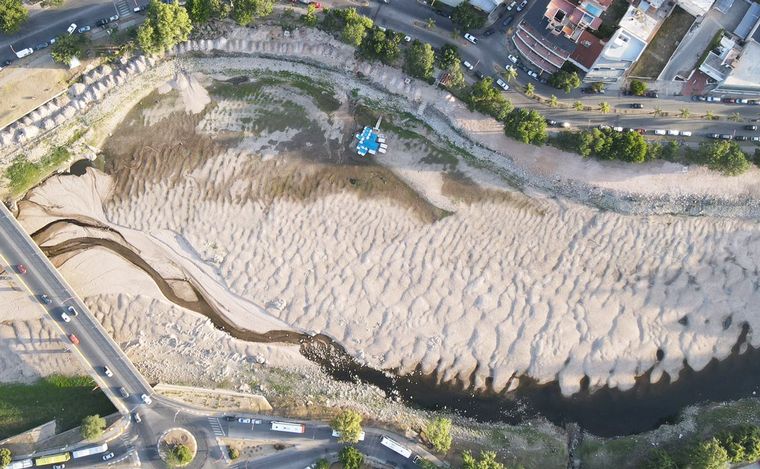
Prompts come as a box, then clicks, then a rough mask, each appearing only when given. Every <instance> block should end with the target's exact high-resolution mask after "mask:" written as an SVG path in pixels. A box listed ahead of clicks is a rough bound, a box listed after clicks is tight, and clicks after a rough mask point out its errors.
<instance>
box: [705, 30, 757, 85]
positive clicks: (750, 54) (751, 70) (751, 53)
mask: <svg viewBox="0 0 760 469" xmlns="http://www.w3.org/2000/svg"><path fill="white" fill-rule="evenodd" d="M758 77H760V43H758V42H757V41H756V40H755V39H754V38H753V39H750V41H749V42H747V44H746V45H745V46H744V49H743V50H742V51H741V55H740V56H739V57H738V59H736V60H735V61H734V62H733V70H732V71H731V73H730V74H728V76H726V78H725V79H724V80H722V81H721V82H720V83H719V84H718V86H717V87H716V88H715V89H714V90H713V92H714V93H730V94H740V95H760V79H758Z"/></svg>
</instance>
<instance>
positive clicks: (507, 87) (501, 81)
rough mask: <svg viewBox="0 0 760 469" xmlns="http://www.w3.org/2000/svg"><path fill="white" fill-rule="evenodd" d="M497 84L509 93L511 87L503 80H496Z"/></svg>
mask: <svg viewBox="0 0 760 469" xmlns="http://www.w3.org/2000/svg"><path fill="white" fill-rule="evenodd" d="M496 84H497V85H499V88H501V89H503V90H504V91H509V85H508V84H507V83H506V82H505V81H504V80H502V79H501V78H498V79H496Z"/></svg>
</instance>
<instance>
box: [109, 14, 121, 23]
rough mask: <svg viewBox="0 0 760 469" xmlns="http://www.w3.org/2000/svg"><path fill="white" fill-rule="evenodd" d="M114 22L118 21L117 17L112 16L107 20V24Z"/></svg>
mask: <svg viewBox="0 0 760 469" xmlns="http://www.w3.org/2000/svg"><path fill="white" fill-rule="evenodd" d="M114 21H119V15H113V16H111V17H110V18H108V22H109V23H112V22H114Z"/></svg>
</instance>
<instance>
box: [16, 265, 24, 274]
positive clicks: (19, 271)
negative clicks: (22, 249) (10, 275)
mask: <svg viewBox="0 0 760 469" xmlns="http://www.w3.org/2000/svg"><path fill="white" fill-rule="evenodd" d="M16 272H18V273H20V274H22V275H23V274H25V273H26V266H25V265H24V264H18V265H16Z"/></svg>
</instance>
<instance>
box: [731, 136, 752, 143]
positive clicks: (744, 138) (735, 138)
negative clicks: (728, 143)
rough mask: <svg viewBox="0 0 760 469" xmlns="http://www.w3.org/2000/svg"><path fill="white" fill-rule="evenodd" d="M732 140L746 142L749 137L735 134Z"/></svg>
mask: <svg viewBox="0 0 760 469" xmlns="http://www.w3.org/2000/svg"><path fill="white" fill-rule="evenodd" d="M734 140H738V141H740V142H746V141H747V140H749V137H747V136H746V135H737V136H736V137H734Z"/></svg>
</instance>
